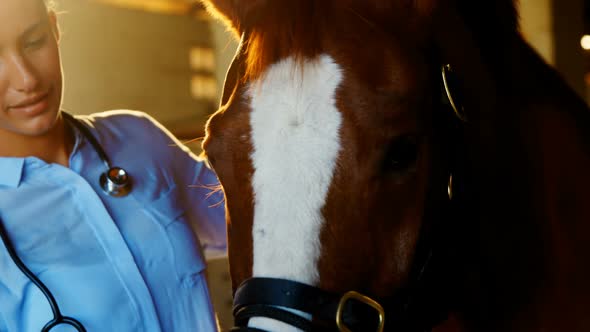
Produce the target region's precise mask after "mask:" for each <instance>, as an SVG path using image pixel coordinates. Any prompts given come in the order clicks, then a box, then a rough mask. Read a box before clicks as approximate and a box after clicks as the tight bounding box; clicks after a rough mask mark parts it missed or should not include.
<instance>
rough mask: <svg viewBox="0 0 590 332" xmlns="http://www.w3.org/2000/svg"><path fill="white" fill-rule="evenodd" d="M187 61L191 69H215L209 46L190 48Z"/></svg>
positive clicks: (213, 57) (213, 55) (211, 50)
mask: <svg viewBox="0 0 590 332" xmlns="http://www.w3.org/2000/svg"><path fill="white" fill-rule="evenodd" d="M189 58H190V59H189V61H190V65H191V68H192V69H193V70H205V71H210V72H212V71H214V70H215V54H214V53H213V49H212V48H209V47H193V48H191V50H190V55H189Z"/></svg>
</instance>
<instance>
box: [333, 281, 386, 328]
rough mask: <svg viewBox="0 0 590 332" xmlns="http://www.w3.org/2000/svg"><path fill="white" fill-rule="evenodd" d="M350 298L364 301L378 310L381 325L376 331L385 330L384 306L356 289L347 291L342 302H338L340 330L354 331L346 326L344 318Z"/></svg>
mask: <svg viewBox="0 0 590 332" xmlns="http://www.w3.org/2000/svg"><path fill="white" fill-rule="evenodd" d="M349 300H355V301H358V302H361V303H364V304H366V305H368V306H369V307H371V308H373V309H375V311H377V314H378V315H379V325H378V326H377V331H376V332H383V325H384V324H385V311H384V310H383V307H382V306H381V305H380V304H379V303H378V302H377V301H375V300H373V299H371V298H370V297H368V296H365V295H363V294H361V293H358V292H355V291H349V292H346V293H345V294H344V295H342V297H341V298H340V302H339V303H338V309H337V310H336V326H337V327H338V331H340V332H352V331H351V330H350V329H349V328H348V327H346V325H345V324H344V322H343V319H342V314H343V313H344V306H345V305H346V303H347V302H348V301H349Z"/></svg>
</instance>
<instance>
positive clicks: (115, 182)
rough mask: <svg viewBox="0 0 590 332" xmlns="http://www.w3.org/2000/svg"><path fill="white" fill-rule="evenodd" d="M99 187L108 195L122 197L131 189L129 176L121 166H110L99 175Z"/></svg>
mask: <svg viewBox="0 0 590 332" xmlns="http://www.w3.org/2000/svg"><path fill="white" fill-rule="evenodd" d="M99 181H100V187H101V188H102V190H103V191H104V192H105V193H106V194H107V195H110V196H114V197H122V196H126V195H127V194H129V192H130V191H131V177H130V176H129V173H127V171H125V170H124V169H122V168H121V167H111V168H109V170H108V171H106V173H103V174H102V175H101V176H100V180H99Z"/></svg>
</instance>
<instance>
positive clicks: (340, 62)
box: [203, 0, 590, 331]
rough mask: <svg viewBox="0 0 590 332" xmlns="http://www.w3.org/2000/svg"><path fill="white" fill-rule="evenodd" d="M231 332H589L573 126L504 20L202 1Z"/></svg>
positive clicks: (577, 102)
mask: <svg viewBox="0 0 590 332" xmlns="http://www.w3.org/2000/svg"><path fill="white" fill-rule="evenodd" d="M203 2H204V5H205V6H206V7H207V8H208V11H209V12H210V13H211V14H212V15H213V16H214V17H216V18H217V19H219V20H221V21H222V22H224V23H225V24H226V26H227V27H228V29H229V30H230V31H232V32H233V33H234V34H235V36H236V38H238V40H240V46H239V48H238V50H237V52H236V55H235V58H234V60H233V62H232V63H231V65H230V67H229V69H228V71H227V76H226V80H225V84H224V91H223V94H222V97H221V102H220V107H219V109H218V111H217V112H215V113H214V114H213V115H212V116H211V117H210V118H209V120H208V122H207V125H206V137H205V139H204V141H203V150H204V154H206V156H207V158H208V161H209V163H210V165H211V166H212V167H213V168H214V169H215V171H216V173H217V175H218V177H219V180H220V183H221V186H222V189H223V191H224V195H225V205H226V215H227V223H228V242H229V265H230V274H231V279H232V288H233V291H234V316H235V325H236V327H234V329H233V330H232V331H318V330H321V331H334V330H337V331H427V330H435V331H590V283H589V282H588V280H590V264H589V262H590V257H589V256H590V241H589V237H590V207H589V206H590V204H588V199H587V198H586V197H587V196H586V192H587V190H588V188H590V172H589V170H590V137H589V135H588V133H589V132H590V113H589V111H588V108H587V106H586V103H585V102H584V101H583V100H582V99H581V98H580V97H578V96H577V95H576V94H575V93H574V92H573V90H572V89H571V88H570V87H569V86H568V85H567V84H566V83H565V82H564V80H563V79H562V78H561V77H560V75H559V74H558V73H557V72H556V71H555V70H554V69H553V68H551V67H550V66H549V65H548V64H547V63H545V62H544V61H543V60H542V59H541V58H540V56H539V55H538V54H537V53H536V52H535V51H534V50H533V49H532V48H531V47H530V46H529V45H528V44H527V42H526V41H525V40H524V39H523V37H522V36H521V35H520V33H519V30H518V15H517V10H516V8H515V5H514V3H513V1H512V0H494V1H490V0H487V1H479V2H476V1H470V0H389V1H385V0H284V1H269V0H250V1H239V0H203Z"/></svg>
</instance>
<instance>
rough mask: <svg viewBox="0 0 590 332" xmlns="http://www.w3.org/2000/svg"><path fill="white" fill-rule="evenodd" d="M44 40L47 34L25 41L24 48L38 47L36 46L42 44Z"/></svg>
mask: <svg viewBox="0 0 590 332" xmlns="http://www.w3.org/2000/svg"><path fill="white" fill-rule="evenodd" d="M46 40H47V35H43V36H41V37H39V38H34V39H31V40H29V41H27V42H26V43H25V48H26V49H34V48H38V47H40V46H42V45H43V44H45V41H46Z"/></svg>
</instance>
